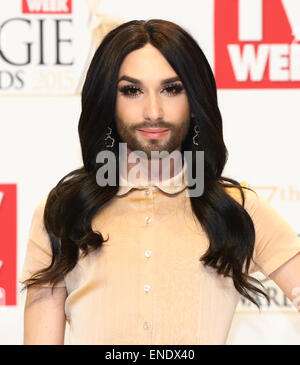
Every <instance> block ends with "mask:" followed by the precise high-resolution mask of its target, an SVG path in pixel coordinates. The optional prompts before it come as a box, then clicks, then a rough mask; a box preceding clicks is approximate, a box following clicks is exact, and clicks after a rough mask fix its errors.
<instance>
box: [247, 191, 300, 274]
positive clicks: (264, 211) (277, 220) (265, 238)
mask: <svg viewBox="0 0 300 365" xmlns="http://www.w3.org/2000/svg"><path fill="white" fill-rule="evenodd" d="M243 191H245V195H246V200H245V209H246V210H247V212H248V214H249V215H250V217H251V218H252V221H253V224H254V228H255V246H254V255H253V261H254V264H253V265H251V266H250V270H249V271H250V274H253V273H254V272H256V271H260V272H261V273H263V274H264V275H265V276H269V275H270V274H271V273H272V272H273V271H275V270H276V269H277V268H279V267H280V266H281V265H283V264H284V263H285V262H287V261H288V260H289V259H291V258H292V257H293V256H295V255H296V254H297V253H298V252H300V237H298V235H297V233H296V232H295V231H294V230H293V228H292V227H291V226H290V224H289V223H288V222H287V221H286V220H285V219H284V218H283V217H282V216H281V215H280V214H279V213H278V211H277V210H275V209H274V208H273V207H272V205H271V204H270V203H269V202H268V201H267V199H265V198H264V197H262V196H260V195H259V194H258V193H257V192H253V191H251V190H248V189H244V190H243Z"/></svg>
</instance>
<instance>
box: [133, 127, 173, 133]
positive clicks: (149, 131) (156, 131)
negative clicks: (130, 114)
mask: <svg viewBox="0 0 300 365" xmlns="http://www.w3.org/2000/svg"><path fill="white" fill-rule="evenodd" d="M167 130H168V129H167V128H143V129H139V131H142V132H146V133H161V132H165V131H167Z"/></svg>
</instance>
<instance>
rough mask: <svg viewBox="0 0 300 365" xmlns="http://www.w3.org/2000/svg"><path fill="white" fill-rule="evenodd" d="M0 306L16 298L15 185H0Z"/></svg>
mask: <svg viewBox="0 0 300 365" xmlns="http://www.w3.org/2000/svg"><path fill="white" fill-rule="evenodd" d="M0 242H1V245H0V306H3V305H16V304H17V303H16V298H17V186H16V184H1V185H0Z"/></svg>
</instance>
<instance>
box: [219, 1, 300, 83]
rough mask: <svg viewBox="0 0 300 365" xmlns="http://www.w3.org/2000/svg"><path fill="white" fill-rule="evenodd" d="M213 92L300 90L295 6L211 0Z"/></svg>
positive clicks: (299, 10)
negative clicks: (227, 90) (212, 20)
mask: <svg viewBox="0 0 300 365" xmlns="http://www.w3.org/2000/svg"><path fill="white" fill-rule="evenodd" d="M214 24H215V25H214V27H215V55H214V58H215V61H214V62H215V70H214V73H215V77H216V83H217V87H218V89H237V88H264V89H265V88H299V87H300V1H299V0H226V1H224V0H215V20H214Z"/></svg>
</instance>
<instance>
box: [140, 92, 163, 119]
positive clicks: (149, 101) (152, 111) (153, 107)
mask: <svg viewBox="0 0 300 365" xmlns="http://www.w3.org/2000/svg"><path fill="white" fill-rule="evenodd" d="M144 118H145V120H146V119H148V120H150V121H152V122H155V121H157V120H159V119H162V118H163V108H162V104H161V101H160V100H159V96H157V95H156V94H155V93H154V92H152V93H151V92H149V94H148V95H147V96H146V98H145V105H144Z"/></svg>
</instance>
